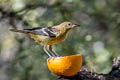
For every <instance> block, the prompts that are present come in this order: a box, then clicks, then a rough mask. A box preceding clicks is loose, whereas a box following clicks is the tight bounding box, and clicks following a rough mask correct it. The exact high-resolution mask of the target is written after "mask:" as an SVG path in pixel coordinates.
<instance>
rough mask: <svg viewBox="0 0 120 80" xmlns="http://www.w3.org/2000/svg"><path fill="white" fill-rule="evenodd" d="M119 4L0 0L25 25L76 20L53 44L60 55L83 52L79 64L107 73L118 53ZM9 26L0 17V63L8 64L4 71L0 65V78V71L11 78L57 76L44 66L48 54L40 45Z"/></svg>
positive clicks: (119, 0) (48, 79)
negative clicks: (62, 40)
mask: <svg viewBox="0 0 120 80" xmlns="http://www.w3.org/2000/svg"><path fill="white" fill-rule="evenodd" d="M28 5H31V7H27V6H28ZM119 5H120V0H0V8H2V9H3V10H5V11H12V12H15V13H16V14H15V15H17V16H19V17H21V18H22V20H23V21H25V22H27V24H28V26H27V27H23V28H32V27H38V26H41V27H44V26H52V25H57V24H60V23H61V22H63V21H72V22H74V23H77V24H80V25H81V27H80V28H76V29H74V30H72V31H71V32H70V33H69V35H68V38H67V39H66V40H65V41H64V42H62V43H60V44H57V45H55V46H54V48H55V50H56V52H58V53H59V54H60V55H61V56H65V55H72V54H79V53H81V54H83V59H84V60H83V66H87V67H88V68H89V69H90V70H93V71H95V72H97V73H108V72H109V71H110V70H111V63H112V59H113V58H114V57H116V56H120V49H119V48H120V33H119V32H120V8H119ZM2 15H3V14H2V13H1V12H0V17H1V16H2ZM18 26H21V25H18ZM12 27H14V26H12V25H10V24H9V23H8V18H5V19H2V20H1V18H0V52H1V53H0V55H1V57H2V58H1V63H0V65H4V64H3V63H2V61H3V62H5V61H8V62H9V64H10V65H7V70H5V72H4V68H3V67H0V75H1V76H0V79H1V77H3V76H2V75H7V77H8V78H9V79H12V80H55V79H57V76H56V75H54V74H53V73H51V72H50V71H49V70H48V68H47V65H46V59H47V58H48V57H47V55H46V54H45V52H44V51H43V49H42V47H41V46H40V45H39V44H36V43H35V42H34V40H32V39H30V38H28V36H26V35H24V34H19V33H13V32H10V31H9V28H12ZM18 28H19V27H18ZM5 69H6V68H5ZM2 70H3V71H2ZM6 72H7V73H6ZM3 73H4V74H3ZM1 80H2V79H1Z"/></svg>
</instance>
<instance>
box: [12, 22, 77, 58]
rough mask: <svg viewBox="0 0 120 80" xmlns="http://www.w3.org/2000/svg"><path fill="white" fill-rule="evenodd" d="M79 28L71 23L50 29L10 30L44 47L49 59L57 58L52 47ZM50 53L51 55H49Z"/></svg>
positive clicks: (64, 23)
mask: <svg viewBox="0 0 120 80" xmlns="http://www.w3.org/2000/svg"><path fill="white" fill-rule="evenodd" d="M76 26H79V25H78V24H73V23H72V22H63V23H61V24H59V25H56V26H52V27H38V28H32V29H23V30H18V29H10V30H11V31H14V32H21V33H25V34H28V35H29V36H30V37H31V38H33V39H34V40H35V41H36V42H37V43H40V44H42V45H43V46H44V51H45V52H46V53H47V55H48V56H49V57H52V56H58V54H57V53H56V52H55V51H54V50H53V48H52V45H54V44H57V43H59V42H61V41H63V40H64V39H65V36H66V34H67V32H68V31H69V30H71V29H72V28H74V27H76ZM50 53H51V54H50Z"/></svg>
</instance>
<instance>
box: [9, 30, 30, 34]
mask: <svg viewBox="0 0 120 80" xmlns="http://www.w3.org/2000/svg"><path fill="white" fill-rule="evenodd" d="M10 31H13V32H20V33H25V34H28V33H29V32H28V31H26V30H18V29H10Z"/></svg>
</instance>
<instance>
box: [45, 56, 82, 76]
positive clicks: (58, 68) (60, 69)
mask: <svg viewBox="0 0 120 80" xmlns="http://www.w3.org/2000/svg"><path fill="white" fill-rule="evenodd" d="M47 65H48V68H49V70H50V71H51V72H53V73H54V74H56V75H63V76H73V75H75V74H76V73H77V72H78V71H79V70H80V68H81V65H82V55H81V54H77V55H72V56H64V57H52V58H48V59H47Z"/></svg>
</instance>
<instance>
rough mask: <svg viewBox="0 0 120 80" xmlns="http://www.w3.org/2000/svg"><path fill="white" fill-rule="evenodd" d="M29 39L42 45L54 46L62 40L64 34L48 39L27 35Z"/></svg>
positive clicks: (46, 37)
mask: <svg viewBox="0 0 120 80" xmlns="http://www.w3.org/2000/svg"><path fill="white" fill-rule="evenodd" d="M29 35H30V37H31V38H33V39H34V40H35V42H37V43H40V44H43V45H54V44H57V43H59V42H61V41H63V40H64V38H65V36H66V34H63V35H61V36H58V37H56V38H50V37H48V36H42V35H36V34H31V33H30V34H29Z"/></svg>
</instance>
